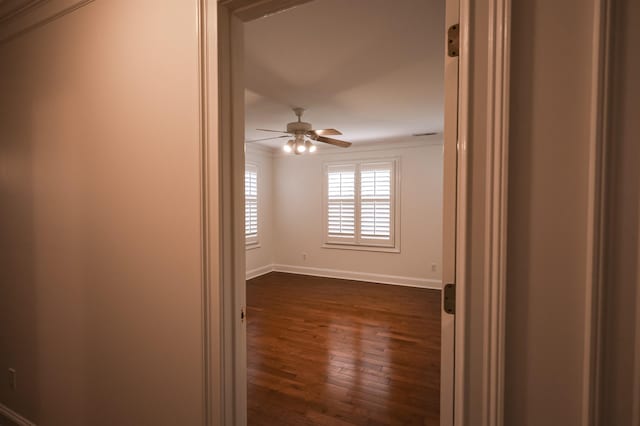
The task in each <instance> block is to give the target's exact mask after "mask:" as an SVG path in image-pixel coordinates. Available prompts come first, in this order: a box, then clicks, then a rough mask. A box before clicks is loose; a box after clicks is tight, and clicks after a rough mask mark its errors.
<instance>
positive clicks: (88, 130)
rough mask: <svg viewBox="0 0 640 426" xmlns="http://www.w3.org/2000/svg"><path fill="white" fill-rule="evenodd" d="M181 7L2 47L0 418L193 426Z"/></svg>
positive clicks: (196, 398)
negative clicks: (4, 410)
mask: <svg viewBox="0 0 640 426" xmlns="http://www.w3.org/2000/svg"><path fill="white" fill-rule="evenodd" d="M196 6H197V4H196V2H183V1H180V0H169V1H165V2H162V5H159V4H158V2H154V1H151V0H133V1H131V0H127V1H125V0H114V1H96V2H92V3H89V4H88V5H86V6H84V7H82V8H80V9H78V10H76V11H74V12H73V13H71V14H68V15H66V16H63V17H61V18H59V19H57V20H55V21H53V22H51V23H48V24H47V25H44V26H42V27H39V28H37V29H34V30H31V31H29V32H28V33H26V34H24V35H21V36H19V37H18V38H16V39H14V40H12V41H10V42H8V43H6V44H3V45H0V63H1V64H2V67H1V68H0V93H1V94H2V95H1V96H0V110H1V111H2V112H1V113H0V135H1V141H0V188H1V189H0V194H1V195H0V196H1V197H2V198H1V201H0V205H2V208H1V209H0V235H2V238H0V259H2V266H1V267H0V283H1V285H0V348H2V349H1V350H0V375H1V376H2V377H3V378H6V371H7V368H9V367H13V368H15V369H16V370H17V372H18V380H17V382H18V383H17V384H18V386H17V390H16V391H12V390H10V389H9V388H8V386H6V382H4V380H3V384H2V386H0V403H2V404H3V405H6V406H8V407H10V408H11V409H13V410H15V411H17V412H19V413H21V414H23V415H24V416H26V417H28V418H29V419H31V420H33V421H35V422H37V423H39V424H43V425H51V426H56V425H60V426H62V425H65V426H66V425H152V424H153V425H176V424H184V425H195V424H201V423H202V411H203V410H202V382H203V378H202V345H201V309H200V307H201V293H200V292H201V284H200V270H201V268H200V229H199V217H200V201H199V177H198V175H199V155H198V152H199V151H198V139H199V122H198V96H199V94H198V74H197V69H198V51H197V46H198V41H197V18H196V17H197V14H196V13H197V11H196Z"/></svg>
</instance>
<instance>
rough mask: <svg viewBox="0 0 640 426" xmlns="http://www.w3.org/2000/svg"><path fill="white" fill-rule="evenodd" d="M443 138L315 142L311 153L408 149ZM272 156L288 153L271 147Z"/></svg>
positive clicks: (438, 143) (439, 140)
mask: <svg viewBox="0 0 640 426" xmlns="http://www.w3.org/2000/svg"><path fill="white" fill-rule="evenodd" d="M442 143H443V140H442V136H441V135H439V136H438V138H435V137H434V138H430V139H424V138H419V139H418V138H415V139H404V140H402V139H401V140H395V141H389V140H381V141H379V142H371V143H362V144H356V145H352V146H351V147H349V148H347V149H344V148H338V147H333V146H322V147H320V145H324V144H316V146H317V147H318V150H317V151H316V152H315V153H314V154H312V155H314V156H318V155H340V154H352V153H360V152H375V151H389V150H395V149H410V148H423V147H427V146H442ZM271 149H272V153H273V156H274V157H276V158H281V157H282V158H287V157H290V156H291V155H290V154H287V153H284V152H282V151H281V150H280V149H278V148H271Z"/></svg>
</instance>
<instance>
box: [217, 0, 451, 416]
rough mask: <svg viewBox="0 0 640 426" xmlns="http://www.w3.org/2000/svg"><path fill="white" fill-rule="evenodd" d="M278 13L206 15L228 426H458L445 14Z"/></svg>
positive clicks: (314, 5)
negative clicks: (221, 159)
mask: <svg viewBox="0 0 640 426" xmlns="http://www.w3.org/2000/svg"><path fill="white" fill-rule="evenodd" d="M231 3H233V2H231ZM267 3H269V2H267ZM271 3H278V2H271ZM283 3H287V4H286V5H284V4H283V9H286V10H285V11H283V12H282V13H278V14H274V15H272V14H269V13H266V14H265V13H264V12H265V11H264V10H261V11H260V12H259V13H257V12H256V13H257V15H258V16H253V17H251V15H252V12H251V10H248V9H242V8H240V9H239V10H236V11H234V10H231V9H224V8H222V13H220V16H219V18H220V21H219V22H222V24H221V26H224V25H228V27H229V34H230V38H231V40H230V49H229V51H228V52H227V53H228V55H229V58H230V62H231V66H230V72H229V75H230V76H233V77H234V78H233V79H232V84H231V86H230V87H229V96H230V98H231V104H232V105H233V108H232V111H233V113H234V114H233V116H232V117H231V121H232V122H233V126H232V129H231V130H230V133H231V139H232V140H233V146H231V147H229V149H230V150H231V153H230V156H231V157H232V159H233V161H232V162H233V164H234V165H235V166H236V167H235V170H232V174H233V176H234V177H235V184H234V188H233V189H234V191H233V192H234V194H235V195H234V197H238V196H239V195H240V194H242V198H241V200H239V201H240V202H239V203H238V199H237V198H236V199H235V200H234V203H233V204H234V205H236V206H241V207H242V208H241V209H240V208H237V209H236V211H235V216H234V217H235V221H236V229H235V230H234V238H235V241H236V245H235V251H234V255H235V259H234V261H233V265H234V266H233V268H232V269H233V270H234V271H235V274H236V277H235V279H234V285H235V288H234V289H233V292H234V295H235V303H238V304H240V305H241V306H242V312H243V317H242V318H243V320H244V318H245V317H244V313H245V312H246V321H243V322H242V323H241V324H239V325H238V327H237V328H236V340H235V348H236V356H235V359H236V371H235V381H236V390H235V392H236V397H237V398H238V401H237V402H236V404H237V405H236V409H237V411H238V412H239V414H238V418H241V417H242V416H243V415H244V416H246V415H247V414H248V423H249V424H269V421H271V422H273V421H276V420H277V421H279V422H281V423H282V422H284V423H282V424H297V423H296V422H298V423H299V422H300V421H303V422H304V421H306V422H308V423H309V424H327V423H329V422H331V421H344V422H346V423H349V424H366V423H367V421H368V422H378V423H382V424H385V423H386V424H388V423H393V422H394V421H396V422H398V421H400V422H404V423H408V424H413V423H422V424H443V425H449V424H453V388H454V387H453V364H454V361H453V356H454V354H453V340H454V338H453V331H454V330H453V329H454V321H453V318H454V316H453V315H452V314H453V312H445V311H444V310H443V309H442V299H444V298H445V295H444V291H443V288H444V284H445V283H446V282H453V281H454V280H453V276H454V274H455V219H456V210H455V205H456V202H455V200H456V190H457V185H456V170H457V169H456V165H457V163H456V158H457V155H456V144H455V141H456V121H457V62H456V61H457V59H456V58H455V55H453V56H446V53H445V52H446V51H447V50H446V49H444V46H446V42H447V40H445V38H446V37H445V34H446V31H445V28H446V27H447V25H446V24H447V16H448V15H449V16H455V13H457V12H456V11H457V9H456V10H454V12H451V10H450V9H451V8H450V7H449V5H447V10H446V11H445V6H444V4H440V3H436V2H433V3H431V2H423V1H418V0H416V1H407V2H403V3H402V5H398V4H393V3H391V2H387V1H374V2H371V1H366V2H364V1H360V2H349V3H348V4H346V5H345V3H344V2H339V1H334V0H315V1H313V2H308V1H303V2H299V3H303V4H301V5H297V7H295V8H290V6H291V3H292V2H283ZM360 3H361V4H360ZM451 3H453V2H451ZM273 11H275V10H273ZM265 15H268V16H266V17H265ZM248 17H249V18H248ZM337 17H338V18H337ZM258 18H259V19H258ZM449 19H451V18H449ZM323 22H331V25H330V27H331V31H330V32H329V34H330V35H327V33H322V32H320V31H313V30H311V28H317V27H319V26H321V25H322V23H323ZM222 53H224V52H222ZM452 63H453V65H455V67H452V66H451V65H452ZM452 71H455V72H452ZM447 82H448V83H449V85H447V84H448V83H447ZM240 83H241V84H240ZM241 102H242V103H241ZM447 107H448V108H447ZM303 109H304V110H303ZM447 110H448V111H449V113H448V114H445V111H447ZM223 113H224V112H223ZM257 129H265V130H257ZM239 145H240V147H239ZM347 145H348V146H347ZM238 223H240V224H242V226H241V227H239V226H238ZM238 231H239V232H238ZM240 236H241V237H242V238H241V239H240V238H239V237H240ZM243 273H245V274H246V278H247V279H248V280H249V281H248V283H246V284H245V283H244V278H245V276H242V275H243ZM238 355H240V356H238ZM243 357H246V358H244V359H243ZM245 386H246V387H245ZM245 389H246V390H245ZM245 392H246V393H245ZM247 396H248V397H247ZM243 397H244V398H245V399H244V400H243ZM287 416H290V417H287ZM245 418H246V417H245ZM287 419H288V420H287ZM287 421H288V422H289V423H287Z"/></svg>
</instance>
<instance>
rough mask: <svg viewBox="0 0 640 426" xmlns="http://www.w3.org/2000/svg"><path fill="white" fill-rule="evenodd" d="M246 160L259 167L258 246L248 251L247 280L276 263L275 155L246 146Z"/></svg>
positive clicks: (252, 146)
mask: <svg viewBox="0 0 640 426" xmlns="http://www.w3.org/2000/svg"><path fill="white" fill-rule="evenodd" d="M245 159H246V161H247V162H249V163H253V164H255V165H257V166H258V233H259V235H258V243H259V244H258V245H257V246H251V248H250V249H248V250H247V251H246V255H247V257H246V259H247V260H246V262H247V265H246V269H247V278H252V277H253V276H255V275H256V274H260V273H263V272H265V271H268V270H270V268H271V266H272V265H273V263H274V253H275V247H274V240H273V227H274V220H273V213H274V189H273V155H272V153H271V152H270V150H268V149H261V148H259V147H256V146H255V145H250V144H247V145H246V151H245Z"/></svg>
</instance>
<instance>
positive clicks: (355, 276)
mask: <svg viewBox="0 0 640 426" xmlns="http://www.w3.org/2000/svg"><path fill="white" fill-rule="evenodd" d="M271 270H272V271H275V272H288V273H291V274H301V275H312V276H316V277H327V278H340V279H344V280H354V281H367V282H372V283H380V284H393V285H402V286H407V287H420V288H430V289H434V290H441V289H442V281H440V280H432V279H428V278H415V277H403V276H399V275H384V274H371V273H368V272H354V271H341V270H337V269H325V268H311V267H307V266H293V265H279V264H275V265H272V268H271ZM265 273H266V272H265Z"/></svg>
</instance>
